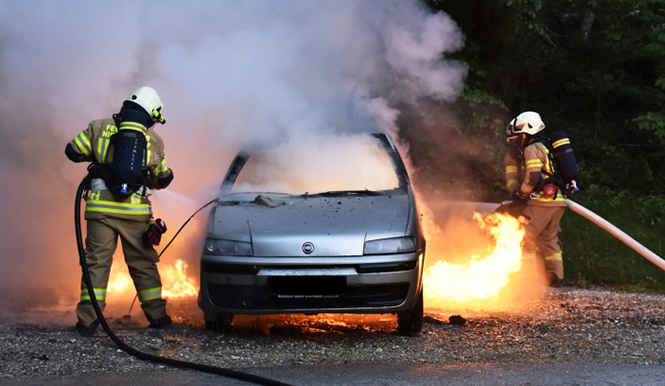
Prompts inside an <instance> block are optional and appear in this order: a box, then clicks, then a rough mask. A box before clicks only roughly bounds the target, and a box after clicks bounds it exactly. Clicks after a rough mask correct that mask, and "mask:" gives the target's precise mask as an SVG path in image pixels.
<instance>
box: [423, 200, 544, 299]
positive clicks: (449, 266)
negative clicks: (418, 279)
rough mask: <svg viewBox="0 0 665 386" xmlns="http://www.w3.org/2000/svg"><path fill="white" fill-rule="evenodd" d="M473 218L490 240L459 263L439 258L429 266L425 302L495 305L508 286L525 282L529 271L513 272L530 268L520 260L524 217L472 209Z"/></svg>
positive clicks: (425, 286)
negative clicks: (481, 250) (475, 252)
mask: <svg viewBox="0 0 665 386" xmlns="http://www.w3.org/2000/svg"><path fill="white" fill-rule="evenodd" d="M473 219H474V220H475V222H476V224H477V227H479V228H480V229H482V230H484V231H485V232H486V235H488V236H489V239H488V238H487V236H485V238H486V240H487V242H486V243H485V246H486V248H485V252H484V253H483V254H480V255H467V256H466V259H463V260H464V261H461V262H456V263H451V262H448V261H443V260H441V261H437V262H436V263H435V264H434V265H432V266H430V267H428V268H427V269H426V270H425V273H424V276H423V285H424V288H425V294H424V295H425V301H426V302H427V303H428V305H430V306H431V305H434V306H438V307H451V308H460V307H461V306H471V307H479V306H488V305H493V306H497V305H500V303H501V302H502V301H504V302H505V301H506V299H505V295H506V293H507V292H509V293H510V292H511V291H509V290H508V289H509V287H510V286H511V285H514V286H516V287H519V286H521V285H523V284H525V283H524V280H523V279H524V277H529V274H528V273H527V274H526V275H523V276H522V277H521V276H519V275H516V273H518V272H520V271H524V270H525V268H526V270H529V269H530V267H525V266H524V264H523V262H522V248H521V243H522V239H523V238H524V221H523V218H520V220H518V219H515V218H514V217H512V216H509V215H506V214H500V213H492V214H490V215H488V216H486V217H483V216H482V215H481V214H480V213H477V212H474V214H473ZM476 243H477V241H476ZM443 253H445V251H444V252H443ZM458 253H459V252H458ZM469 256H470V257H469ZM428 257H429V256H428ZM447 257H448V258H450V257H451V256H447ZM531 277H534V276H533V275H531ZM527 282H528V283H527V285H529V286H531V285H532V284H533V282H532V280H527ZM519 292H521V290H519V289H517V290H516V289H513V291H512V295H515V293H519ZM502 295H504V299H503V300H502ZM513 297H514V296H513Z"/></svg>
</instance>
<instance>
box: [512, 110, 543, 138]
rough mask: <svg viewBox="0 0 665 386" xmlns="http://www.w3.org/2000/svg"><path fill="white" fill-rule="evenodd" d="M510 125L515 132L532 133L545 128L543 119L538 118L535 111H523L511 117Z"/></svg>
mask: <svg viewBox="0 0 665 386" xmlns="http://www.w3.org/2000/svg"><path fill="white" fill-rule="evenodd" d="M511 125H512V126H513V130H514V131H515V133H516V134H521V133H525V134H529V135H534V134H537V133H538V132H540V131H542V130H543V129H544V128H545V124H544V123H543V120H542V119H540V114H538V113H537V112H535V111H525V112H523V113H522V114H520V115H518V116H517V117H516V118H515V119H513V121H512V122H511Z"/></svg>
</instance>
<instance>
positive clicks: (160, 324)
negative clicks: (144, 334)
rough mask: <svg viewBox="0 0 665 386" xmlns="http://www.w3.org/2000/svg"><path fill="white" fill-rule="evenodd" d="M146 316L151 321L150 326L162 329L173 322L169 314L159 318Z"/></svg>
mask: <svg viewBox="0 0 665 386" xmlns="http://www.w3.org/2000/svg"><path fill="white" fill-rule="evenodd" d="M146 317H147V318H148V321H149V322H150V325H149V326H148V327H150V328H155V329H161V328H164V327H166V326H168V325H170V324H171V323H173V320H171V317H170V316H168V315H166V316H162V317H161V318H158V319H153V318H151V317H150V316H148V315H146Z"/></svg>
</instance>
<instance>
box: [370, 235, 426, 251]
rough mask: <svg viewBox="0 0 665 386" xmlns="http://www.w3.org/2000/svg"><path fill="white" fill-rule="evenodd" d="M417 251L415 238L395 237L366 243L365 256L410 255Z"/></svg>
mask: <svg viewBox="0 0 665 386" xmlns="http://www.w3.org/2000/svg"><path fill="white" fill-rule="evenodd" d="M415 251H416V240H415V239H414V238H413V237H410V236H409V237H394V238H390V239H379V240H369V241H365V252H364V254H365V255H383V254H389V253H408V252H415Z"/></svg>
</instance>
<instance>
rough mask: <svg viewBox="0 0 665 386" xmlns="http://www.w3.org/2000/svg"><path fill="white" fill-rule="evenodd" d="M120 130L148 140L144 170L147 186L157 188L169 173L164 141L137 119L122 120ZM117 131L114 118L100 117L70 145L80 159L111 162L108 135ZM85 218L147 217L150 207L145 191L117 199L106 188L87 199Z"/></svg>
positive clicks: (111, 155) (149, 213) (111, 149)
mask: <svg viewBox="0 0 665 386" xmlns="http://www.w3.org/2000/svg"><path fill="white" fill-rule="evenodd" d="M121 129H122V130H125V129H127V130H136V131H139V132H142V133H143V134H144V135H145V136H146V141H147V156H146V159H147V166H146V167H147V169H148V177H147V179H146V185H147V187H148V188H151V189H156V188H159V186H158V185H157V183H156V180H157V179H158V178H162V177H165V176H168V175H169V174H170V173H172V172H171V170H170V169H169V168H168V166H167V164H166V159H165V157H164V141H163V140H162V138H161V137H160V136H159V135H158V134H157V133H156V132H155V131H154V130H153V128H152V127H150V128H147V129H146V127H145V126H143V125H141V124H139V123H136V122H123V123H122V124H121ZM117 132H118V128H117V127H116V126H115V120H114V119H113V118H105V119H99V120H95V121H92V122H90V124H89V125H88V127H87V128H86V129H85V130H83V131H82V132H81V133H80V134H79V135H77V136H76V137H75V138H74V139H73V140H72V141H71V142H70V144H71V145H72V148H73V149H74V150H75V151H76V152H77V153H79V154H81V155H82V156H83V161H89V162H98V163H105V164H110V163H111V162H112V161H113V146H110V145H111V137H112V136H113V135H114V134H115V133H117ZM85 211H86V218H88V217H89V216H94V213H107V214H112V215H114V216H121V217H129V218H134V217H135V216H148V217H149V216H150V215H151V208H150V201H149V200H148V198H147V194H145V195H143V196H142V195H139V194H136V193H134V194H132V195H131V196H129V197H128V198H127V199H125V200H123V201H117V200H116V199H115V197H114V196H113V195H112V194H111V192H110V191H108V190H101V191H97V192H93V193H92V194H91V195H90V197H88V200H87V202H86V209H85Z"/></svg>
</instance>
